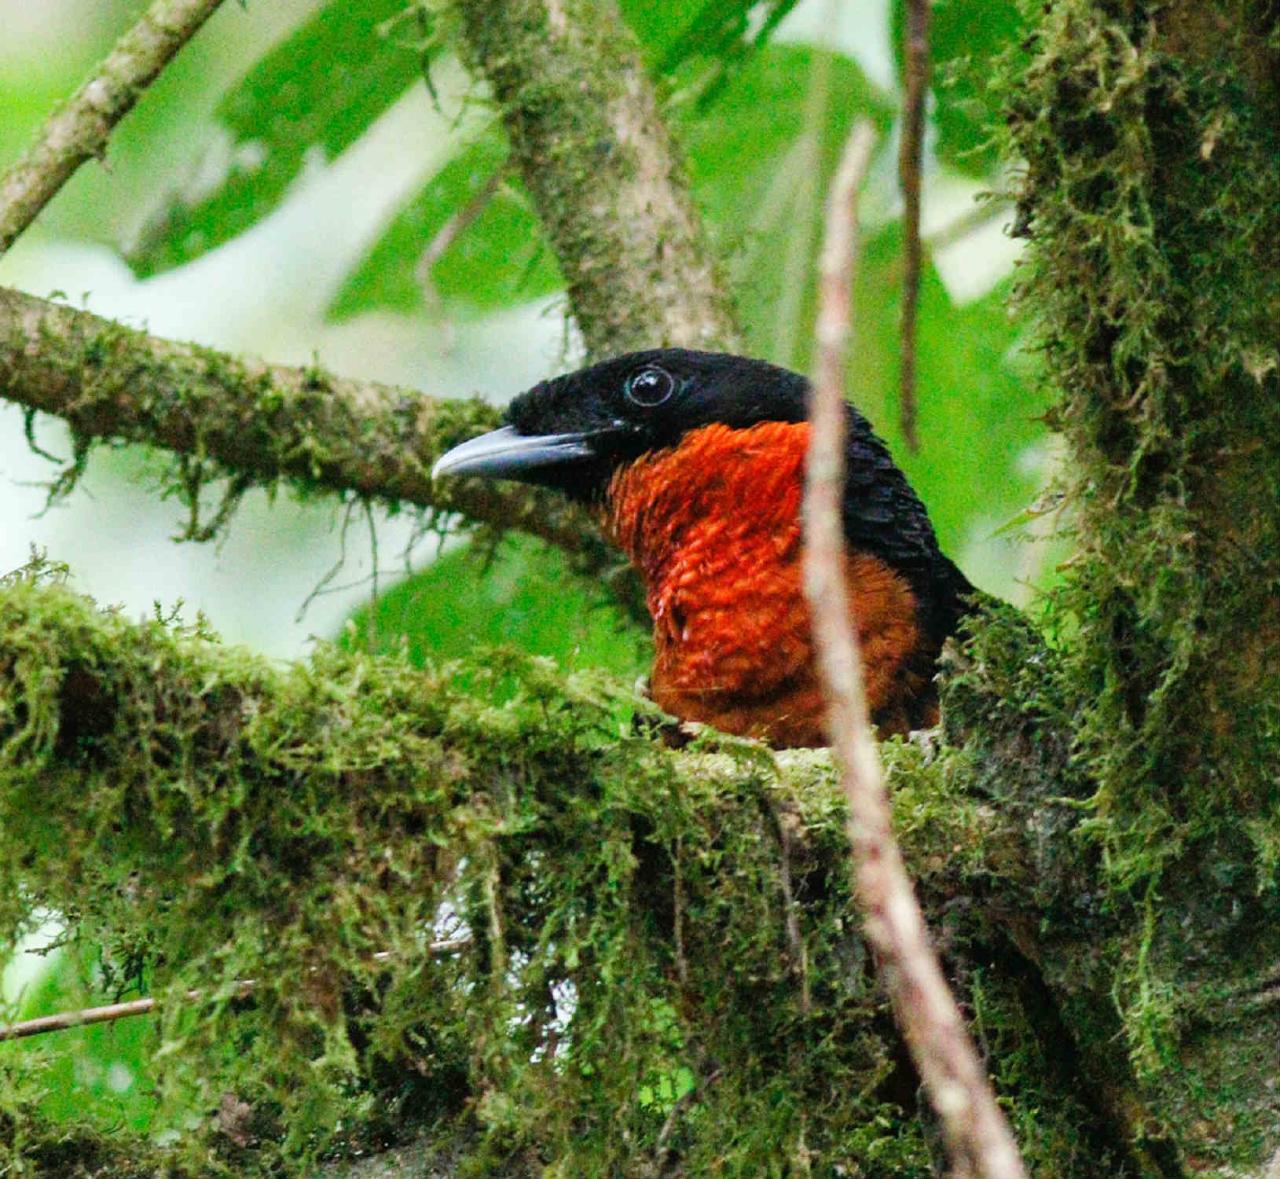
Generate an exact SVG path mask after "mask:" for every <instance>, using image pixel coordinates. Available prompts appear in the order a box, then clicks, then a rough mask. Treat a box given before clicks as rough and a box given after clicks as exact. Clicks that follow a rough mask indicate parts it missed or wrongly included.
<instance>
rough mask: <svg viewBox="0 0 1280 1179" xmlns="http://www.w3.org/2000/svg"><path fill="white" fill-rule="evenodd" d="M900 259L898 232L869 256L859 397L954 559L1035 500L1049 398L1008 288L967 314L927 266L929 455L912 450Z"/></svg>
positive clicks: (861, 279) (923, 417)
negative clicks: (905, 435)
mask: <svg viewBox="0 0 1280 1179" xmlns="http://www.w3.org/2000/svg"><path fill="white" fill-rule="evenodd" d="M901 249H902V230H901V226H900V224H899V223H896V222H895V223H894V224H892V225H890V226H888V227H886V228H885V229H884V230H882V231H881V232H879V233H878V234H876V235H875V236H873V237H872V238H871V239H870V240H869V241H867V242H866V243H865V244H864V246H863V252H862V259H861V262H860V265H859V268H858V291H857V297H856V300H855V308H854V316H855V332H854V344H853V354H852V359H851V364H850V373H849V390H850V396H851V399H852V400H853V401H854V403H855V404H856V405H857V406H858V407H859V408H860V409H861V410H862V411H863V413H865V414H866V415H867V417H868V418H870V419H871V421H872V424H873V425H874V426H875V428H876V431H877V432H878V433H879V434H880V435H881V436H882V437H883V438H884V439H885V440H886V441H887V442H888V443H889V445H890V448H891V449H892V450H893V453H894V456H895V458H896V459H897V460H898V462H899V464H900V465H901V466H902V468H903V470H904V471H906V473H907V475H908V477H909V478H910V479H911V482H912V484H913V485H914V487H915V488H916V490H917V491H918V492H919V493H920V497H921V498H922V499H923V500H924V502H925V503H926V504H927V505H928V508H929V514H930V516H931V517H932V518H933V522H934V526H935V527H936V529H937V531H938V536H939V539H940V540H941V541H942V544H943V547H944V548H945V549H946V550H947V551H948V552H950V553H952V554H953V555H957V554H958V553H959V552H960V551H961V550H962V548H963V547H964V545H965V544H966V543H967V542H969V541H970V540H972V539H973V530H974V528H975V527H976V526H978V525H979V524H980V523H982V524H983V526H985V523H983V522H989V521H992V520H995V521H997V522H998V523H1003V522H1005V521H1007V520H1009V519H1012V518H1013V517H1014V516H1015V515H1017V513H1019V512H1020V511H1022V510H1023V509H1024V508H1026V506H1027V504H1028V503H1029V502H1030V501H1031V499H1032V498H1033V496H1034V495H1035V493H1036V491H1037V490H1038V487H1037V473H1036V471H1035V470H1034V469H1033V468H1029V466H1028V463H1027V461H1026V460H1027V453H1028V451H1029V450H1030V448H1032V447H1033V446H1035V445H1036V444H1037V443H1039V442H1040V441H1042V440H1043V439H1044V437H1045V434H1046V431H1045V427H1044V425H1043V424H1042V422H1041V421H1040V418H1041V415H1042V414H1043V413H1044V411H1045V409H1046V408H1047V400H1046V395H1045V393H1044V391H1043V389H1042V388H1041V386H1040V383H1039V382H1036V381H1035V380H1033V379H1031V377H1030V371H1031V361H1030V358H1028V357H1027V356H1026V355H1025V354H1024V353H1023V352H1022V351H1021V350H1020V349H1019V346H1018V345H1019V341H1020V339H1021V332H1022V329H1021V328H1020V327H1019V325H1018V324H1016V323H1015V322H1014V321H1013V320H1012V319H1011V318H1010V316H1009V312H1008V308H1007V306H1006V304H1007V302H1008V298H1009V285H1010V283H1009V280H1006V281H1005V282H1003V283H1001V284H999V285H998V286H997V287H996V288H995V290H993V291H991V292H990V293H989V294H987V295H985V296H984V297H983V298H981V299H976V300H974V301H973V302H970V303H967V304H965V305H964V306H959V307H958V306H956V305H955V304H954V303H953V302H952V301H951V299H950V298H949V297H948V295H947V292H946V289H945V288H944V287H943V285H942V282H941V280H940V279H939V277H938V274H937V271H936V270H934V269H933V267H932V266H929V265H927V264H926V266H925V269H924V273H923V274H922V275H921V283H920V319H919V333H918V337H917V344H916V359H917V378H918V383H917V404H918V407H919V434H920V450H919V452H918V453H916V454H912V453H910V452H909V451H908V450H907V448H906V445H905V443H904V441H903V439H902V433H901V430H900V429H899V427H898V374H899V371H900V363H901V361H900V355H901V354H900V343H899V315H900V311H901V286H902V263H901ZM970 572H971V575H973V576H979V577H980V576H981V574H980V571H976V570H975V571H970ZM992 588H993V590H995V589H998V588H1007V587H994V586H993V587H992Z"/></svg>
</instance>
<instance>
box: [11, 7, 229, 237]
mask: <svg viewBox="0 0 1280 1179" xmlns="http://www.w3.org/2000/svg"><path fill="white" fill-rule="evenodd" d="M221 2H222V0H155V3H153V4H152V5H151V7H150V8H148V9H147V11H146V12H144V13H143V14H142V16H141V18H140V19H139V20H138V23H137V24H136V25H134V27H133V28H132V29H130V30H129V31H128V32H127V33H126V34H125V35H124V36H123V37H121V38H120V40H119V42H117V44H116V46H115V48H114V49H113V50H112V51H111V54H110V56H109V57H107V59H106V60H105V61H104V62H103V63H102V64H101V65H100V66H99V67H98V69H97V70H96V71H95V72H94V75H93V77H91V78H90V79H89V80H88V81H87V82H85V84H84V85H83V86H81V87H80V89H79V90H77V91H76V92H75V94H74V95H72V97H71V98H70V99H69V100H68V101H67V103H66V105H64V106H63V107H61V108H60V109H59V110H57V111H55V112H54V113H53V114H52V115H50V116H49V118H48V120H47V121H46V122H45V124H44V126H43V127H42V128H41V129H40V134H39V136H38V137H37V138H36V141H35V143H34V144H32V146H31V147H30V148H29V149H28V150H27V152H26V154H25V155H23V156H22V158H21V159H20V160H18V161H17V163H15V164H14V165H13V166H12V167H11V168H10V169H9V170H8V171H7V172H6V173H5V174H4V176H2V177H0V255H2V254H4V252H5V251H6V250H7V249H8V248H9V247H10V246H11V245H12V244H13V243H14V241H15V240H16V239H17V237H18V235H19V234H21V233H22V231H23V230H24V229H26V228H27V226H28V225H30V224H31V222H32V221H34V220H35V219H36V217H37V216H38V215H39V213H40V210H41V209H43V208H44V207H45V205H47V204H48V203H49V202H50V201H51V200H52V199H53V198H54V196H55V195H56V194H57V192H58V190H59V189H60V188H61V187H62V186H63V185H64V184H65V183H66V182H67V181H68V180H69V179H70V178H71V176H72V175H73V174H74V173H75V171H76V169H77V168H79V167H80V165H81V164H83V163H84V162H85V161H86V160H88V159H91V158H93V157H94V156H101V155H102V154H103V152H104V151H105V150H106V146H107V140H108V138H109V137H110V135H111V132H112V130H113V129H114V128H115V125H116V124H117V123H118V122H119V121H120V120H121V119H123V118H124V117H125V115H127V114H128V113H129V112H130V111H131V110H132V109H133V106H134V104H135V103H136V102H137V101H138V98H139V97H140V96H141V95H142V93H143V91H145V90H146V88H147V87H148V86H150V85H151V83H152V82H154V81H155V79H156V77H157V76H158V75H159V73H160V71H161V70H163V69H164V67H165V66H166V65H168V64H169V62H170V61H171V60H172V59H173V57H174V55H175V54H176V53H177V52H178V50H180V49H181V48H182V47H183V46H184V45H185V44H186V43H187V42H188V41H190V40H191V38H192V37H194V36H195V35H196V33H198V32H199V31H200V28H201V27H202V26H203V25H204V22H205V21H206V20H208V19H209V17H211V16H212V15H213V13H214V10H215V9H216V8H217V7H218V5H219V4H220V3H221Z"/></svg>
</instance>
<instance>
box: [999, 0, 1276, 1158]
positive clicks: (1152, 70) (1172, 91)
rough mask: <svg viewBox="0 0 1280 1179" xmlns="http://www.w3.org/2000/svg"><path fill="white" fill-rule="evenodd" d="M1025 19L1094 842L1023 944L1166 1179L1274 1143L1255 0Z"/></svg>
mask: <svg viewBox="0 0 1280 1179" xmlns="http://www.w3.org/2000/svg"><path fill="white" fill-rule="evenodd" d="M1037 24H1038V27H1037V29H1036V32H1035V35H1034V38H1033V40H1032V42H1031V45H1030V51H1031V55H1032V56H1031V61H1030V64H1029V67H1028V68H1027V69H1026V70H1025V71H1024V72H1022V73H1021V75H1020V76H1019V77H1018V78H1016V79H1011V81H1012V82H1013V85H1011V86H1010V127H1011V131H1012V137H1013V143H1014V147H1015V149H1016V151H1017V153H1018V155H1019V156H1021V157H1022V158H1023V159H1025V161H1026V168H1025V174H1024V178H1023V180H1022V184H1021V192H1020V202H1021V223H1022V225H1023V227H1024V229H1025V231H1026V233H1027V234H1028V236H1029V237H1030V240H1031V257H1032V262H1031V271H1030V274H1029V276H1028V277H1027V279H1026V281H1025V283H1024V295H1023V306H1024V308H1025V310H1026V311H1027V312H1029V313H1030V314H1031V315H1032V316H1034V317H1035V319H1036V320H1038V322H1039V325H1040V334H1041V338H1042V341H1043V347H1044V353H1045V356H1046V359H1047V367H1048V375H1049V378H1050V380H1052V381H1053V382H1054V384H1055V385H1056V386H1057V388H1058V389H1059V390H1060V397H1061V400H1060V402H1059V404H1058V407H1057V409H1056V410H1055V411H1054V416H1053V421H1054V423H1055V424H1056V425H1057V427H1058V428H1059V429H1061V430H1062V432H1063V434H1064V436H1065V438H1066V440H1067V442H1068V445H1069V447H1070V452H1071V458H1070V461H1069V462H1068V464H1067V471H1068V474H1067V478H1066V488H1065V491H1066V494H1067V496H1068V500H1069V503H1070V505H1071V509H1072V512H1073V518H1074V520H1075V522H1076V525H1077V528H1078V532H1077V535H1078V553H1077V555H1076V557H1075V558H1074V559H1073V561H1072V562H1071V565H1070V568H1069V571H1068V575H1067V579H1066V584H1065V587H1064V588H1063V590H1062V591H1061V592H1060V593H1059V595H1058V597H1057V600H1056V602H1055V614H1056V617H1057V619H1058V621H1059V623H1060V624H1061V626H1062V643H1063V649H1064V655H1065V664H1066V669H1065V673H1064V674H1065V677H1066V679H1065V683H1066V692H1067V696H1066V698H1065V702H1066V704H1067V706H1068V709H1069V713H1068V715H1067V717H1066V718H1065V719H1066V721H1067V723H1069V725H1070V727H1071V730H1072V734H1073V740H1074V758H1075V765H1076V767H1077V769H1078V771H1079V772H1081V773H1083V774H1084V775H1085V776H1086V778H1087V779H1088V781H1089V783H1090V788H1091V790H1093V791H1095V793H1094V794H1093V795H1092V798H1091V801H1090V805H1089V807H1088V809H1087V810H1086V811H1085V812H1084V813H1083V814H1082V816H1081V821H1080V823H1079V824H1078V825H1077V827H1076V829H1075V831H1074V832H1072V834H1071V836H1070V837H1069V840H1068V841H1067V846H1066V847H1065V848H1063V849H1062V851H1061V853H1060V854H1063V855H1068V856H1074V857H1080V856H1096V871H1095V873H1094V881H1093V890H1092V894H1091V895H1090V896H1089V897H1088V898H1087V903H1086V904H1085V909H1086V912H1085V913H1083V914H1082V915H1081V918H1080V921H1079V930H1080V936H1079V938H1077V939H1069V940H1068V942H1067V943H1066V944H1062V942H1061V938H1060V933H1054V934H1053V936H1052V939H1051V940H1052V943H1053V948H1052V949H1050V950H1048V951H1047V952H1045V953H1044V954H1043V956H1042V957H1043V962H1044V967H1045V970H1046V974H1047V977H1048V978H1049V980H1050V981H1051V983H1052V985H1053V986H1054V987H1055V988H1057V991H1058V993H1059V995H1060V996H1062V1003H1063V1013H1064V1016H1065V1019H1066V1023H1067V1026H1069V1027H1071V1028H1073V1030H1074V1032H1075V1036H1076V1038H1077V1040H1078V1041H1079V1042H1080V1043H1081V1044H1083V1045H1085V1046H1086V1051H1087V1055H1088V1057H1089V1058H1090V1059H1091V1060H1093V1061H1094V1062H1095V1064H1094V1068H1095V1075H1097V1076H1098V1077H1099V1078H1100V1079H1101V1080H1103V1081H1104V1082H1105V1083H1107V1084H1108V1085H1112V1086H1115V1087H1116V1092H1117V1093H1118V1094H1122V1095H1123V1099H1122V1100H1121V1101H1120V1103H1119V1108H1121V1109H1122V1110H1123V1111H1124V1117H1125V1118H1126V1120H1128V1121H1129V1122H1130V1124H1131V1127H1132V1131H1133V1133H1134V1135H1135V1136H1138V1137H1141V1138H1144V1139H1146V1140H1147V1142H1148V1143H1149V1144H1150V1148H1151V1152H1152V1157H1153V1158H1154V1159H1155V1160H1156V1162H1157V1164H1158V1166H1159V1169H1160V1170H1161V1171H1162V1172H1164V1173H1175V1174H1181V1173H1201V1172H1210V1173H1215V1174H1253V1173H1257V1174H1260V1173H1261V1171H1262V1168H1263V1165H1264V1163H1265V1162H1266V1160H1267V1159H1268V1158H1270V1157H1271V1155H1272V1153H1273V1152H1275V1151H1276V1150H1277V1149H1278V1148H1280V1086H1278V1083H1277V1082H1278V1081H1280V1004H1277V1003H1276V999H1277V992H1276V991H1275V989H1274V987H1275V982H1276V979H1277V978H1278V977H1280V974H1278V972H1280V921H1278V920H1277V918H1278V917H1280V896H1278V890H1280V879H1278V878H1277V869H1278V868H1280V844H1278V843H1277V838H1278V837H1280V593H1278V591H1280V371H1278V367H1277V365H1278V361H1280V357H1278V355H1277V346H1278V345H1280V9H1278V8H1277V6H1276V5H1275V4H1274V3H1269V2H1240V3H1223V4H1208V5H1206V4H1199V3H1194V2H1188V0H1174V2H1172V3H1136V2H1112V3H1099V2H1087V3H1086V2H1080V0H1076V2H1070V3H1062V4H1054V5H1050V6H1046V7H1045V8H1044V9H1043V11H1042V12H1040V13H1038V14H1037ZM1108 926H1110V927H1111V929H1112V932H1104V931H1106V930H1107V928H1108ZM1099 1012H1101V1013H1103V1016H1104V1017H1103V1018H1101V1019H1100V1018H1098V1013H1099ZM1112 1013H1114V1015H1113V1014H1112ZM1116 1018H1118V1019H1119V1021H1120V1023H1121V1025H1122V1026H1123V1030H1124V1035H1123V1038H1122V1039H1116V1038H1115V1036H1114V1035H1113V1031H1114V1028H1113V1026H1112V1025H1113V1023H1114V1022H1115V1019H1116ZM1126 1057H1127V1058H1128V1064H1129V1066H1130V1067H1131V1070H1132V1076H1133V1080H1134V1084H1133V1086H1132V1087H1131V1086H1130V1085H1129V1083H1128V1081H1127V1080H1126V1079H1125V1078H1124V1075H1123V1074H1124V1073H1125V1071H1126V1070H1125V1064H1126V1061H1125V1058H1126Z"/></svg>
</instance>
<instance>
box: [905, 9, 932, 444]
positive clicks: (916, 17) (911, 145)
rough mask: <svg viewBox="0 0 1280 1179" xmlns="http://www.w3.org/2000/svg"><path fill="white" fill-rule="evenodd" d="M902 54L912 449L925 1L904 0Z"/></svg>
mask: <svg viewBox="0 0 1280 1179" xmlns="http://www.w3.org/2000/svg"><path fill="white" fill-rule="evenodd" d="M906 12H907V31H906V45H905V47H904V48H905V51H906V52H905V54H904V62H905V64H904V74H905V79H904V80H905V82H906V93H905V95H904V96H903V111H902V143H901V145H900V147H899V150H898V179H899V183H900V184H901V186H902V220H903V246H902V252H903V272H902V369H901V385H900V394H899V396H900V399H901V400H900V401H899V405H898V414H899V421H900V422H901V424H902V436H903V438H904V439H905V440H906V443H907V445H908V446H909V447H910V448H911V449H912V450H915V449H916V448H917V447H919V445H920V439H919V437H918V436H917V434H916V319H917V316H918V313H919V309H920V268H921V264H922V260H923V251H922V249H921V245H920V158H921V155H922V154H923V150H924V104H925V98H926V96H927V94H928V89H929V0H907V3H906Z"/></svg>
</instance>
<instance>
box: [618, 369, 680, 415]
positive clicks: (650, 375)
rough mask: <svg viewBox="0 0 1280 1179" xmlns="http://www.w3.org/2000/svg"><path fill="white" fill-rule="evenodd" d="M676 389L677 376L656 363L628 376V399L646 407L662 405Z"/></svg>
mask: <svg viewBox="0 0 1280 1179" xmlns="http://www.w3.org/2000/svg"><path fill="white" fill-rule="evenodd" d="M675 391H676V379H675V377H673V376H672V375H671V374H670V373H669V372H667V370H666V369H665V368H658V367H657V366H656V365H651V366H650V367H648V368H642V369H641V370H640V371H639V372H636V373H632V375H631V376H630V377H628V378H627V400H628V401H631V402H634V403H635V404H636V405H639V406H643V407H644V408H645V409H652V408H653V407H654V406H656V405H661V404H662V403H663V402H664V401H666V400H667V399H668V398H669V397H670V396H671V394H672V393H674V392H675Z"/></svg>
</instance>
